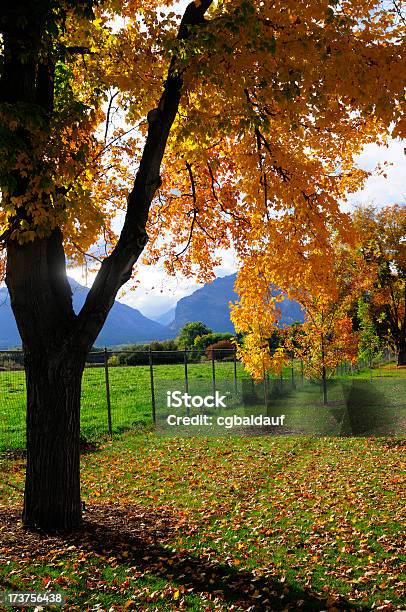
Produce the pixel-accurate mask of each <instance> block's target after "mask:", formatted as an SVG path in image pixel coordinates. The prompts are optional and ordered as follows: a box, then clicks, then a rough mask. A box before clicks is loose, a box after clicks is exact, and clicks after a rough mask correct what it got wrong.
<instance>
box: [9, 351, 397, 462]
mask: <svg viewBox="0 0 406 612" xmlns="http://www.w3.org/2000/svg"><path fill="white" fill-rule="evenodd" d="M393 359H394V357H393V355H391V354H390V353H389V352H388V353H386V354H385V355H384V357H383V358H382V359H381V361H380V362H379V363H375V364H365V363H361V362H360V363H358V364H357V365H356V366H350V364H348V363H343V364H341V365H340V366H339V367H338V368H337V370H336V371H335V372H331V373H330V374H329V381H328V397H329V402H330V403H333V402H336V403H337V402H338V403H339V402H344V401H347V400H346V399H345V398H346V397H347V398H348V397H350V399H351V397H352V400H351V401H353V400H354V398H356V394H357V393H358V395H359V396H360V397H361V395H362V394H364V395H365V392H364V391H363V389H365V388H366V384H367V383H368V382H369V383H372V384H373V386H370V387H369V389H370V391H369V395H370V396H371V397H372V395H373V394H374V393H375V395H379V393H381V392H382V389H384V388H385V384H384V383H385V381H387V380H388V379H390V380H391V381H392V382H393V383H394V384H392V386H391V390H390V391H388V393H389V396H390V397H391V398H392V399H391V400H387V399H386V400H385V401H386V403H388V401H389V404H390V403H391V402H392V403H393V402H395V405H396V406H400V407H402V408H403V407H404V405H405V397H406V393H405V391H406V389H405V388H404V386H403V387H402V382H404V381H401V380H400V379H399V378H398V377H397V368H396V365H395V363H394V360H393ZM372 366H373V367H372ZM365 370H367V372H365ZM358 375H362V376H363V380H362V381H361V380H359V381H358V382H357V385H358V386H356V388H357V389H358V392H354V391H352V395H351V392H350V391H348V390H347V391H345V388H346V385H347V387H348V384H349V383H351V388H352V389H353V387H354V381H356V380H357V378H356V377H357V376H358ZM377 379H379V381H378V380H377ZM340 381H341V382H344V383H345V384H341V383H340ZM378 382H379V384H378V385H377V384H374V383H378ZM338 383H340V384H338ZM392 387H393V389H392ZM398 387H399V389H398ZM172 388H176V389H180V390H182V391H184V392H186V393H193V392H201V390H202V389H204V390H205V391H206V392H209V391H210V392H215V391H216V390H218V391H222V392H224V390H225V389H229V390H230V392H232V393H234V394H235V396H236V397H237V396H238V397H239V398H240V399H241V402H242V403H243V404H244V405H246V406H247V405H250V402H251V403H256V404H257V405H262V406H265V407H267V408H268V407H269V406H270V405H272V403H274V404H275V405H277V406H279V404H280V402H281V401H283V402H284V404H283V405H286V406H289V405H290V403H291V404H292V405H295V406H302V407H305V406H306V402H307V403H309V402H313V403H315V404H317V405H318V406H319V405H321V398H322V385H321V382H320V381H307V380H305V378H304V375H303V364H301V362H300V361H297V360H291V361H290V364H289V366H288V367H286V368H284V370H283V372H282V375H281V376H272V375H271V374H268V375H267V376H266V378H265V380H264V381H263V382H262V383H259V384H258V383H256V382H254V381H253V380H252V379H251V378H250V376H249V375H248V374H247V372H246V371H245V370H244V368H243V365H242V363H241V362H240V361H239V360H238V359H237V355H236V351H235V350H233V349H228V350H227V349H220V350H219V352H218V353H216V351H210V352H209V353H207V354H206V353H203V354H201V353H199V352H198V351H196V350H194V349H185V350H167V351H154V350H137V349H133V350H107V349H104V350H95V351H92V352H91V353H89V355H88V357H87V361H86V367H85V370H84V374H83V380H82V392H81V435H82V437H83V440H84V441H89V442H91V441H95V440H97V439H100V438H102V437H103V436H112V435H115V434H120V433H122V432H123V431H125V430H129V429H133V428H148V427H151V426H152V425H153V424H154V421H155V420H156V410H157V402H158V401H159V399H160V398H161V397H162V396H163V393H166V392H167V391H166V390H167V389H172ZM299 392H300V393H301V395H300V396H299V395H297V394H298V393H299ZM354 393H355V395H354ZM345 394H347V395H345ZM371 394H372V395H371ZM371 401H372V400H371ZM382 401H383V400H382ZM278 402H279V404H278ZM25 417H26V381H25V372H24V356H23V353H22V351H2V352H0V452H4V451H8V450H13V449H24V448H25Z"/></svg>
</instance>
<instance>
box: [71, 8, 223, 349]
mask: <svg viewBox="0 0 406 612" xmlns="http://www.w3.org/2000/svg"><path fill="white" fill-rule="evenodd" d="M212 1H213V0H201V1H200V2H199V4H198V3H197V2H196V3H195V2H191V3H190V4H189V5H188V6H187V7H186V10H185V13H184V15H183V18H182V21H181V23H180V26H179V31H178V36H177V39H178V40H186V39H188V38H189V37H190V32H191V29H190V28H191V26H197V25H199V24H203V23H204V22H205V19H204V15H205V13H206V11H207V10H208V8H209V7H210V5H211V4H212ZM176 62H177V58H176V56H174V57H173V58H172V61H171V64H170V66H169V71H168V76H167V79H166V82H165V85H164V91H163V93H162V96H161V99H160V101H159V104H158V107H157V108H156V109H153V110H151V111H150V112H149V113H148V116H147V119H148V134H147V138H146V142H145V145H144V150H143V154H142V157H141V162H140V165H139V168H138V172H137V175H136V177H135V181H134V187H133V189H132V191H131V192H130V194H129V196H128V200H127V212H126V217H125V221H124V226H123V229H122V231H121V234H120V238H119V240H118V242H117V244H116V246H115V248H114V249H113V251H112V253H111V255H109V257H107V258H106V259H105V260H104V261H103V263H102V265H101V267H100V270H99V272H98V274H97V276H96V279H95V281H94V283H93V285H92V287H91V289H90V291H89V293H88V295H87V298H86V301H85V303H84V305H83V308H82V310H81V311H80V313H79V315H78V317H77V321H76V325H75V329H74V332H73V335H72V338H71V340H72V341H73V342H74V343H77V344H79V345H80V346H82V347H83V348H84V349H86V350H89V349H90V348H91V346H92V344H93V342H94V340H95V339H96V337H97V335H98V333H99V331H100V329H101V328H102V326H103V324H104V321H105V320H106V317H107V315H108V313H109V310H110V308H111V307H112V305H113V303H114V299H115V297H116V295H117V292H118V290H119V289H120V287H121V286H122V285H124V283H126V282H127V281H128V280H129V279H130V278H131V273H132V268H133V266H134V264H135V262H136V261H137V259H138V258H139V256H140V255H141V253H142V251H143V250H144V247H145V245H146V243H147V241H148V236H147V233H146V229H145V228H146V223H147V219H148V213H149V208H150V206H151V202H152V199H153V197H154V195H155V193H156V191H157V189H158V188H159V187H160V185H161V177H160V168H161V162H162V158H163V155H164V152H165V148H166V143H167V140H168V136H169V132H170V129H171V127H172V124H173V122H174V120H175V117H176V114H177V112H178V108H179V103H180V98H181V90H182V85H183V82H182V78H181V76H180V75H179V73H178V72H177V70H176Z"/></svg>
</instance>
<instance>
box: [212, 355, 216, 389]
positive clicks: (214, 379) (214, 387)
mask: <svg viewBox="0 0 406 612" xmlns="http://www.w3.org/2000/svg"><path fill="white" fill-rule="evenodd" d="M214 351H215V349H212V350H211V371H212V377H213V395H216V363H215V359H214Z"/></svg>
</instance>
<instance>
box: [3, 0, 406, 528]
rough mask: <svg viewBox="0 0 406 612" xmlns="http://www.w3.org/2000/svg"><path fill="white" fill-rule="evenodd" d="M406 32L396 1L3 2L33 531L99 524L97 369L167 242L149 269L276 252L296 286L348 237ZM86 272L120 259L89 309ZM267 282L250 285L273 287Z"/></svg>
mask: <svg viewBox="0 0 406 612" xmlns="http://www.w3.org/2000/svg"><path fill="white" fill-rule="evenodd" d="M181 9H182V10H181ZM179 11H180V12H181V14H178V12H179ZM402 27H403V21H402V16H401V15H399V11H398V4H397V3H396V4H394V6H391V5H390V4H389V5H388V3H381V2H379V1H377V0H361V1H359V0H357V1H355V0H343V1H340V2H337V1H336V0H331V1H327V0H318V1H317V2H316V1H314V2H303V1H301V0H287V1H283V2H281V1H279V0H276V1H274V2H267V1H265V2H264V1H257V0H232V1H231V0H195V2H191V3H190V4H188V5H187V6H186V7H185V6H184V5H183V4H180V3H178V2H171V1H170V0H166V1H163V2H159V1H157V0H99V1H97V2H96V1H95V2H93V1H92V0H82V1H78V2H73V1H71V0H63V1H60V2H58V1H56V0H30V1H28V0H25V1H23V0H14V1H13V2H9V1H6V2H5V3H3V7H2V12H1V15H0V32H1V36H2V47H1V64H0V79H1V80H0V113H1V132H0V139H1V140H0V180H1V193H2V208H1V213H0V224H1V227H2V229H1V241H2V245H3V247H4V250H3V255H6V259H5V258H4V259H3V262H4V263H5V262H6V275H5V278H6V283H7V286H8V288H9V291H10V295H11V304H12V308H13V311H14V313H15V317H16V320H17V324H18V328H19V331H20V334H21V337H22V341H23V349H24V354H25V367H26V374H27V477H26V488H25V499H24V512H23V520H24V522H25V524H27V525H29V526H39V527H43V528H50V527H69V528H72V527H76V526H77V525H78V524H80V521H81V503H80V483H79V414H80V385H81V377H82V372H83V368H84V363H85V358H86V354H87V352H88V351H89V349H90V347H91V345H92V343H93V342H94V340H95V339H96V337H97V335H98V333H99V331H100V329H101V328H102V326H103V324H104V321H105V319H106V317H107V315H108V312H109V310H110V308H111V306H112V304H113V301H114V298H115V296H116V294H117V292H118V291H119V289H120V287H121V286H122V285H123V284H124V283H126V282H127V281H128V280H129V279H130V278H131V275H132V271H133V266H134V264H135V263H136V261H137V260H138V258H139V257H140V255H141V253H142V252H143V250H144V247H145V245H146V244H147V241H148V236H149V238H150V241H149V250H148V259H149V261H151V262H153V261H155V260H156V259H157V258H158V257H159V256H161V255H163V256H164V257H165V259H166V264H167V267H168V269H169V270H170V271H172V272H176V271H177V270H182V271H183V272H184V273H186V274H195V273H197V272H198V273H200V274H201V276H202V277H203V278H207V277H208V276H210V274H211V273H212V267H213V265H214V263H216V247H228V246H229V245H230V244H234V246H235V247H236V249H237V252H238V255H239V257H240V259H241V261H242V262H244V260H245V258H246V257H249V258H250V262H251V263H252V264H254V262H255V254H257V257H258V262H260V255H261V253H263V252H266V250H267V248H268V246H269V245H271V244H272V248H274V247H275V246H276V247H278V249H279V254H280V258H279V259H278V261H277V262H275V265H277V266H279V267H280V269H281V270H282V268H281V266H285V271H284V274H285V277H286V278H287V277H289V275H296V274H299V273H300V274H301V275H302V278H304V279H305V278H306V274H304V273H303V270H304V269H305V268H306V267H307V266H309V265H310V264H312V263H313V262H316V261H317V257H318V255H319V254H320V252H321V253H323V249H324V248H325V243H326V236H327V234H328V232H327V230H326V226H327V225H328V224H330V225H331V224H332V225H334V227H335V229H336V231H337V232H341V231H344V232H345V231H346V220H345V217H344V216H343V215H342V214H341V213H340V211H339V204H338V203H339V201H340V199H342V198H343V197H345V194H346V193H347V192H348V191H351V190H355V189H357V188H358V187H359V186H360V184H361V183H362V180H363V179H364V178H365V173H363V172H361V171H359V170H357V169H355V168H354V163H353V161H354V156H355V155H356V154H357V153H358V152H359V151H360V150H361V147H362V145H363V144H364V143H366V142H372V141H376V140H378V139H383V138H385V135H387V134H388V131H389V128H390V129H391V130H392V133H393V134H394V135H397V136H402V135H404V132H405V122H404V115H403V113H404V109H403V107H402V103H403V93H404V75H405V64H404V61H403V57H402V52H403V50H404V45H405V41H404V37H403V35H402ZM115 118H118V120H117V121H116V120H115ZM164 154H165V157H164ZM117 212H118V213H119V217H120V219H121V221H122V224H121V230H120V232H119V234H118V235H116V231H115V230H116V229H117V226H116V225H115V224H114V223H113V222H112V221H113V219H114V216H115V214H116V213H117ZM289 250H292V252H294V253H296V252H297V253H299V255H298V256H297V257H296V255H295V266H294V267H293V266H290V264H289V263H288V259H287V253H288V252H289ZM66 258H68V263H70V264H78V263H83V262H84V261H86V260H88V259H89V258H90V259H92V260H94V258H96V259H97V260H101V263H100V267H99V270H98V273H97V276H96V279H95V281H94V283H93V286H92V287H91V289H90V291H89V294H88V297H87V299H86V302H85V304H84V306H83V308H82V310H81V311H80V312H79V313H78V314H76V313H75V312H74V311H73V308H72V299H71V290H70V287H69V283H68V281H67V276H66ZM319 260H320V257H319ZM309 262H310V264H309ZM272 265H273V264H272ZM317 265H319V264H317ZM260 272H261V265H260V263H258V266H257V267H256V266H255V265H254V268H253V276H251V277H250V278H248V279H247V284H248V286H250V283H252V282H253V280H254V279H255V278H256V279H257V280H258V287H257V290H258V291H262V290H263V291H265V285H264V283H263V282H262V280H261V274H260ZM261 283H262V284H261ZM253 304H254V305H255V300H254V302H253Z"/></svg>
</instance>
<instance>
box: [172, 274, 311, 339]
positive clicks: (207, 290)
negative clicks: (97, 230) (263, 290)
mask: <svg viewBox="0 0 406 612" xmlns="http://www.w3.org/2000/svg"><path fill="white" fill-rule="evenodd" d="M235 279H236V274H231V275H229V276H223V277H222V278H216V280H215V281H213V282H212V283H209V284H206V285H204V287H202V288H201V289H197V291H195V292H194V293H192V295H188V296H187V297H184V298H182V299H181V300H179V302H178V303H177V305H176V310H175V318H174V321H173V323H172V324H171V325H170V327H171V328H172V329H174V330H175V331H178V330H179V329H180V328H181V327H182V326H183V325H185V323H188V322H189V321H202V322H203V323H205V324H206V325H207V326H208V327H210V328H211V329H212V330H213V331H216V332H231V333H234V325H233V324H232V322H231V320H230V307H229V302H233V301H235V300H237V299H238V295H237V294H236V293H235V292H234V283H235ZM278 307H279V308H280V310H281V313H282V318H281V323H284V324H290V323H294V322H295V321H297V322H300V323H302V322H303V319H304V316H303V311H302V309H301V307H300V305H299V304H298V303H297V302H293V301H291V300H289V299H287V298H285V299H284V300H283V302H280V303H279V304H278Z"/></svg>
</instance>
